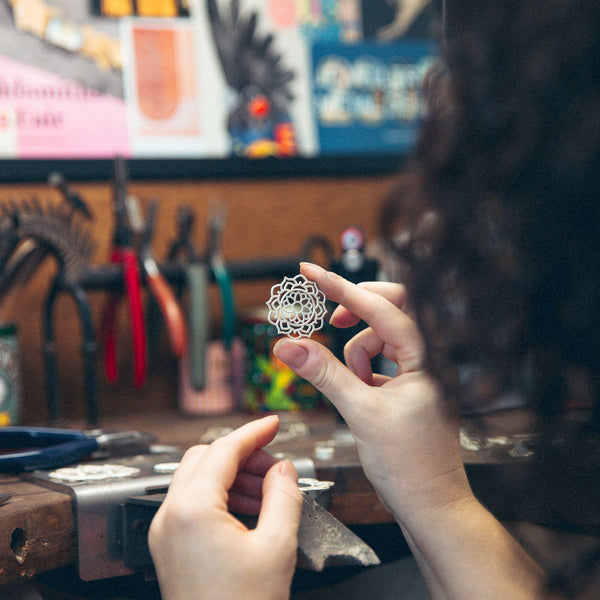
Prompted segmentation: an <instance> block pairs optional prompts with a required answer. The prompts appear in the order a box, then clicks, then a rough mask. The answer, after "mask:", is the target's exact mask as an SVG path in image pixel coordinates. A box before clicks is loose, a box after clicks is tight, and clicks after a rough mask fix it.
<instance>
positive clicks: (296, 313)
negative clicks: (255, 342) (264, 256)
mask: <svg viewBox="0 0 600 600" xmlns="http://www.w3.org/2000/svg"><path fill="white" fill-rule="evenodd" d="M325 300H326V298H325V294H324V293H323V292H322V291H321V290H320V289H319V288H318V287H317V284H316V283H315V282H314V281H309V280H308V279H306V277H304V275H296V276H295V277H284V278H283V281H282V282H281V283H279V284H277V285H274V286H273V287H272V288H271V297H270V298H269V300H268V302H267V307H268V308H269V314H268V316H267V319H268V321H269V323H271V325H275V327H277V332H278V333H279V334H284V335H287V336H288V337H291V338H301V337H310V336H311V335H312V334H313V333H314V332H315V331H318V330H319V329H321V328H322V327H323V319H324V317H325V314H326V313H327V308H326V306H325Z"/></svg>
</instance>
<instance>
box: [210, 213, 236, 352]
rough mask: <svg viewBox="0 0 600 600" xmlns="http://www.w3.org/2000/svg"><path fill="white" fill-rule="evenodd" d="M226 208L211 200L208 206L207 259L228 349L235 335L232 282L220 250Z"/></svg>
mask: <svg viewBox="0 0 600 600" xmlns="http://www.w3.org/2000/svg"><path fill="white" fill-rule="evenodd" d="M225 216H226V208H225V205H224V204H221V203H215V202H213V203H212V204H211V206H210V207H209V217H208V244H207V250H206V254H207V259H208V262H209V264H210V268H211V270H212V273H213V276H214V278H215V281H216V282H217V285H218V287H219V293H220V295H221V304H222V309H223V332H222V335H223V340H224V342H225V348H226V349H227V350H229V349H230V348H231V343H232V342H233V338H234V336H235V324H236V315H235V300H234V296H233V284H232V281H231V277H230V275H229V272H228V271H227V267H226V265H225V260H224V259H223V254H222V252H221V236H222V234H223V229H224V228H225Z"/></svg>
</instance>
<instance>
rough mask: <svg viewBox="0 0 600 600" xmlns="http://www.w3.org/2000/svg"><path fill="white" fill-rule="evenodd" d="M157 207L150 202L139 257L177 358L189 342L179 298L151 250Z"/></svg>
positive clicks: (181, 354)
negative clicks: (162, 272) (176, 296)
mask: <svg viewBox="0 0 600 600" xmlns="http://www.w3.org/2000/svg"><path fill="white" fill-rule="evenodd" d="M157 208H158V204H157V203H156V201H152V202H150V204H149V206H148V214H147V216H146V224H145V227H144V229H143V233H142V238H141V243H140V248H139V258H140V262H141V264H142V267H143V268H144V271H145V275H146V283H147V284H148V287H149V288H150V291H151V292H152V295H153V296H154V298H155V299H156V302H157V303H158V306H159V307H160V310H161V312H162V316H163V319H164V321H165V324H166V326H167V332H168V334H169V341H170V344H171V350H172V351H173V354H174V355H175V356H176V357H177V358H181V357H182V356H183V353H184V351H185V348H186V344H187V332H186V324H185V317H184V316H183V312H182V310H181V307H180V306H179V302H177V298H175V294H174V293H173V291H172V290H171V288H170V286H169V284H168V282H167V280H166V279H165V277H164V276H163V275H162V274H161V272H160V269H159V268H158V265H157V264H156V260H155V259H154V257H153V256H152V253H151V251H150V241H151V239H152V234H153V232H154V222H155V219H156V210H157Z"/></svg>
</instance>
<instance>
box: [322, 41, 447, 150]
mask: <svg viewBox="0 0 600 600" xmlns="http://www.w3.org/2000/svg"><path fill="white" fill-rule="evenodd" d="M434 58H435V47H434V46H433V45H432V44H428V43H424V42H423V43H420V42H397V43H395V44H386V45H381V44H375V43H363V44H360V45H358V46H348V45H343V44H322V43H319V44H315V45H314V46H313V52H312V69H313V71H312V82H313V95H314V113H315V121H316V123H317V127H318V132H319V149H320V152H321V153H322V154H330V153H337V154H340V153H341V154H353V153H360V152H368V153H384V152H401V151H403V150H407V149H409V148H410V147H411V146H412V145H413V143H414V139H415V135H416V133H417V130H418V127H419V123H420V121H421V119H422V117H423V114H424V106H423V102H422V98H421V85H422V82H423V78H424V77H425V75H426V73H427V72H428V70H429V69H430V67H431V65H432V62H433V60H434Z"/></svg>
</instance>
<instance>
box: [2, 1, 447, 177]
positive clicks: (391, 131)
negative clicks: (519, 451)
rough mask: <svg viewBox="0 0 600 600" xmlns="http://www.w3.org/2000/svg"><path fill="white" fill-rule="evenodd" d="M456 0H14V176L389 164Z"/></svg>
mask: <svg viewBox="0 0 600 600" xmlns="http://www.w3.org/2000/svg"><path fill="white" fill-rule="evenodd" d="M441 2H442V0H397V1H395V2H394V1H392V0H368V1H367V0H310V1H309V0H0V182H2V181H4V182H8V181H37V180H44V179H45V178H46V177H47V176H48V174H49V173H50V172H52V171H55V170H60V171H61V172H62V173H64V174H65V175H66V176H67V177H68V178H70V179H74V180H94V179H106V178H108V177H110V173H111V170H112V161H113V159H114V157H115V156H117V155H118V156H123V157H125V158H127V159H128V160H129V164H130V173H131V176H132V178H138V179H168V178H202V177H211V178H214V177H248V176H250V177H252V176H261V177H266V176H294V175H300V176H302V175H321V176H323V175H329V174H331V175H336V174H364V173H386V172H391V171H393V170H395V169H396V168H397V167H398V166H399V164H400V163H401V162H402V160H403V158H404V157H405V156H406V155H407V154H408V153H409V152H410V150H411V148H412V146H413V144H414V140H415V136H416V134H417V131H418V127H419V123H420V121H421V119H422V117H423V103H422V99H421V82H422V80H423V77H424V75H425V74H426V73H427V71H428V69H429V68H430V67H431V65H432V63H433V62H434V61H435V60H436V56H437V52H438V48H439V45H438V38H439V34H440V31H441V29H442V22H443V9H442V5H441Z"/></svg>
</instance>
